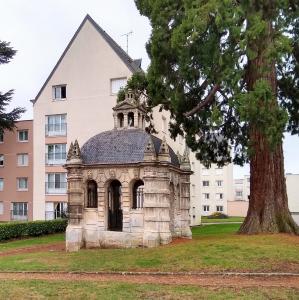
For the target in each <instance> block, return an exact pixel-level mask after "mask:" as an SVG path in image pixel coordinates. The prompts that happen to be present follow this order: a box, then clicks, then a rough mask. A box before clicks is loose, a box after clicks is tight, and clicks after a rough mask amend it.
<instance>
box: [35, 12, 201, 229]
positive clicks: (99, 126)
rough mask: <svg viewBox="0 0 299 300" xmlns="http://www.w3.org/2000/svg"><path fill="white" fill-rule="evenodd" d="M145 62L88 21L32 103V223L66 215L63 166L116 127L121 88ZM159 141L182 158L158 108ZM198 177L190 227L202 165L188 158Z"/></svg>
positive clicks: (196, 216)
mask: <svg viewBox="0 0 299 300" xmlns="http://www.w3.org/2000/svg"><path fill="white" fill-rule="evenodd" d="M140 66H141V60H140V59H138V60H133V59H131V58H130V57H129V56H128V55H127V54H126V53H125V52H124V51H123V50H122V49H121V48H120V47H119V46H118V45H117V44H116V43H115V42H114V41H113V40H112V38H111V37H110V36H109V35H108V34H107V33H106V32H105V31H104V30H103V29H102V28H100V27H99V26H98V25H97V24H96V23H95V21H94V20H93V19H92V18H91V17H90V16H88V15H87V16H86V17H85V19H84V20H83V22H82V23H81V25H80V26H79V28H78V30H77V31H76V33H75V35H74V37H73V38H72V40H71V41H70V43H69V45H68V46H67V48H66V49H65V51H64V53H63V54H62V56H61V58H60V59H59V61H58V62H57V64H56V66H55V67H54V69H53V71H52V72H51V74H50V75H49V77H48V79H47V80H46V82H45V84H44V85H43V87H42V88H41V90H40V91H39V93H38V95H37V96H36V98H35V99H34V100H32V102H33V111H34V149H39V151H35V153H34V162H35V163H34V172H33V173H34V183H35V184H34V192H33V199H34V205H33V207H34V211H33V218H34V219H35V220H37V219H52V218H56V217H59V216H60V215H61V214H63V213H64V211H65V209H66V203H67V191H66V182H67V179H66V171H65V169H63V167H62V166H63V164H64V163H65V161H66V153H67V151H68V146H69V145H70V142H71V141H74V140H75V139H77V140H78V142H79V144H80V145H83V144H84V143H85V142H86V141H87V139H88V138H89V137H91V136H93V135H95V134H96V133H98V132H102V131H106V130H109V129H110V128H112V127H113V119H111V111H112V108H113V107H114V106H115V104H116V97H117V93H118V91H119V89H120V87H123V86H124V85H125V84H126V81H127V79H128V78H130V76H132V74H133V73H134V72H138V71H142V70H141V68H140ZM153 117H154V121H153V123H154V126H155V128H156V130H157V131H158V133H157V137H159V138H162V137H165V139H166V141H167V143H168V145H169V146H170V147H172V148H173V149H174V151H175V152H179V153H180V154H181V155H182V154H183V152H184V149H185V143H184V139H183V138H182V137H178V138H177V139H176V141H174V140H172V139H171V138H170V136H169V131H168V123H169V119H170V114H169V113H168V112H165V111H163V112H160V111H159V109H158V108H155V109H154V112H153ZM190 160H191V162H192V167H193V172H194V175H192V176H191V178H190V181H191V185H192V186H193V189H192V191H191V203H192V204H191V210H190V215H191V224H192V225H198V224H200V221H201V219H200V216H201V203H200V201H201V199H200V197H199V196H200V184H199V182H200V180H199V175H198V174H199V173H198V172H199V171H200V164H199V162H198V161H197V160H196V159H195V156H194V154H192V153H191V154H190Z"/></svg>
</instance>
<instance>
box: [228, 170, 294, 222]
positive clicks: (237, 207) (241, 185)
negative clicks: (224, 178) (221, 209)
mask: <svg viewBox="0 0 299 300" xmlns="http://www.w3.org/2000/svg"><path fill="white" fill-rule="evenodd" d="M285 178H286V186H287V194H288V206H289V210H290V212H291V214H292V216H293V218H294V220H295V221H296V223H297V224H299V189H298V186H299V174H290V173H287V174H286V175H285ZM249 195H250V176H249V175H245V176H244V178H241V179H235V180H234V200H233V201H229V202H228V215H230V216H243V217H245V216H246V215H247V210H248V204H249Z"/></svg>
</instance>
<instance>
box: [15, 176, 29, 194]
mask: <svg viewBox="0 0 299 300" xmlns="http://www.w3.org/2000/svg"><path fill="white" fill-rule="evenodd" d="M17 188H18V191H28V178H27V177H21V178H17Z"/></svg>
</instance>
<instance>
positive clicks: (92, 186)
mask: <svg viewBox="0 0 299 300" xmlns="http://www.w3.org/2000/svg"><path fill="white" fill-rule="evenodd" d="M86 196H87V197H86V203H85V205H86V207H87V208H97V207H98V185H97V183H96V181H95V180H88V181H87V182H86Z"/></svg>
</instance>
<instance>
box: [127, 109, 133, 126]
mask: <svg viewBox="0 0 299 300" xmlns="http://www.w3.org/2000/svg"><path fill="white" fill-rule="evenodd" d="M128 127H134V113H133V112H131V111H130V112H129V113H128Z"/></svg>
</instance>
